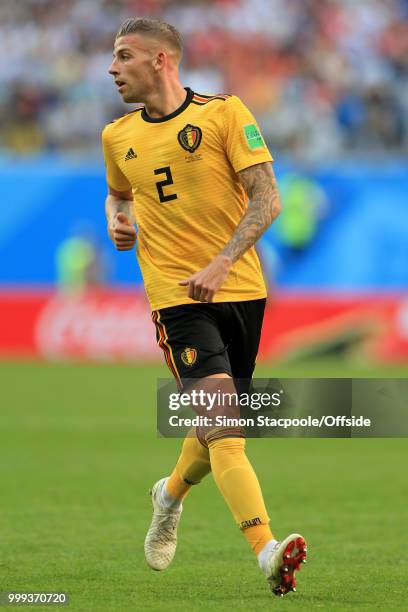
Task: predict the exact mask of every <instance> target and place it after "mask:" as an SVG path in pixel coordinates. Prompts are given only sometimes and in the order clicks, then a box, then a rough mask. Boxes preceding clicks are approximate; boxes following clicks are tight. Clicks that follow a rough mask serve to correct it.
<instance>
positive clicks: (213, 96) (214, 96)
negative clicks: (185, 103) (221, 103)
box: [194, 91, 231, 100]
mask: <svg viewBox="0 0 408 612" xmlns="http://www.w3.org/2000/svg"><path fill="white" fill-rule="evenodd" d="M194 95H195V96H198V97H199V98H206V99H208V100H211V99H212V98H218V97H219V98H230V97H231V94H213V95H212V96H208V95H207V94H200V93H198V91H195V92H194Z"/></svg>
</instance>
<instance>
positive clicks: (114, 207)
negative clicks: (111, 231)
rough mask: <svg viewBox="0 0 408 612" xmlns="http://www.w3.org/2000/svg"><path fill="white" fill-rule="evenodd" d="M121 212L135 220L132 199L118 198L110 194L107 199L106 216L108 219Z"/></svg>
mask: <svg viewBox="0 0 408 612" xmlns="http://www.w3.org/2000/svg"><path fill="white" fill-rule="evenodd" d="M120 212H121V213H124V214H125V215H127V216H128V217H129V218H130V219H131V220H132V221H134V215H133V202H132V201H131V200H118V199H117V198H113V197H111V196H108V197H107V199H106V216H107V217H108V219H109V217H113V216H114V215H117V214H118V213H120Z"/></svg>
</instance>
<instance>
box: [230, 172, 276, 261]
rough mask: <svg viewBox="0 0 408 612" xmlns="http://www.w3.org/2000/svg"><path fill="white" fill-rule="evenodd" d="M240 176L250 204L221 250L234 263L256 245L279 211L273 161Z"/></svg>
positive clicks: (241, 173)
mask: <svg viewBox="0 0 408 612" xmlns="http://www.w3.org/2000/svg"><path fill="white" fill-rule="evenodd" d="M238 176H239V179H240V181H241V183H242V186H243V187H244V189H245V192H246V193H247V195H248V197H249V199H250V205H249V207H248V210H247V212H246V213H245V215H244V216H243V217H242V219H241V221H240V223H239V224H238V226H237V228H236V230H235V232H234V234H233V236H232V238H231V240H230V241H229V243H228V244H227V245H226V247H225V248H224V249H223V250H222V254H223V255H227V256H228V257H231V259H232V260H233V261H234V262H235V261H236V260H237V259H239V258H240V257H241V255H243V254H244V253H245V251H247V250H248V249H249V248H250V247H251V246H253V245H254V244H255V242H256V241H257V240H258V238H260V237H261V236H262V234H263V233H264V231H265V230H266V229H267V228H268V227H269V226H270V224H271V223H272V221H273V220H274V219H275V218H276V217H277V216H278V214H279V212H280V200H279V192H278V187H277V184H276V178H275V175H274V172H273V169H272V164H271V163H270V162H265V163H262V164H256V165H255V166H250V167H249V168H245V170H241V172H239V173H238Z"/></svg>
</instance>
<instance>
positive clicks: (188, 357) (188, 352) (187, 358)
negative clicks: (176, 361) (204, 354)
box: [181, 347, 197, 366]
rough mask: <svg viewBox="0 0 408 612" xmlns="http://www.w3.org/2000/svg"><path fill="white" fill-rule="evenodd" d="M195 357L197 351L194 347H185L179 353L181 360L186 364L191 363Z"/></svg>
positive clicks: (189, 364)
mask: <svg viewBox="0 0 408 612" xmlns="http://www.w3.org/2000/svg"><path fill="white" fill-rule="evenodd" d="M196 359H197V351H196V349H194V348H189V347H186V348H185V349H184V351H183V352H182V353H181V360H182V362H183V363H185V364H186V365H188V366H191V365H193V363H195V361H196Z"/></svg>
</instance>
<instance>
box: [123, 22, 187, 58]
mask: <svg viewBox="0 0 408 612" xmlns="http://www.w3.org/2000/svg"><path fill="white" fill-rule="evenodd" d="M128 34H141V35H142V36H148V37H150V38H155V39H156V40H160V41H162V42H165V43H167V44H168V46H169V47H170V48H171V49H172V50H173V51H175V53H176V55H177V58H178V60H181V56H182V54H183V45H182V40H181V35H180V32H179V31H178V30H176V28H175V27H174V26H172V25H170V24H169V23H166V22H165V21H161V19H147V18H138V17H130V18H129V19H126V21H124V22H123V23H122V25H121V26H120V28H119V30H118V32H117V34H116V39H118V38H119V37H120V36H127V35H128Z"/></svg>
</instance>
